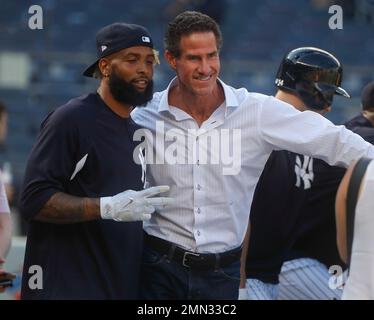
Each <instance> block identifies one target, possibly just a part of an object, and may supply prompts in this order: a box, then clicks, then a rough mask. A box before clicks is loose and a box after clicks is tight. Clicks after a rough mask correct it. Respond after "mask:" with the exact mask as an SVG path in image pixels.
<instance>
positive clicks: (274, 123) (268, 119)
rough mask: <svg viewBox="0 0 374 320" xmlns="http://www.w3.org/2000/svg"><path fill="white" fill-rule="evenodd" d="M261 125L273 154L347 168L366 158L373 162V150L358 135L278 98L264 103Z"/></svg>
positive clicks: (263, 135) (261, 132)
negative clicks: (282, 152)
mask: <svg viewBox="0 0 374 320" xmlns="http://www.w3.org/2000/svg"><path fill="white" fill-rule="evenodd" d="M258 123H259V131H260V134H261V135H262V137H263V139H264V140H265V141H266V143H268V144H270V145H271V146H272V148H273V149H274V150H289V151H292V152H295V153H299V154H304V155H308V156H313V157H316V158H320V159H322V160H324V161H326V162H327V163H328V164H330V165H340V166H344V167H348V166H349V165H350V164H351V163H352V161H354V160H356V159H358V158H360V157H363V156H365V157H369V158H374V147H373V146H372V145H371V144H370V143H368V142H366V141H365V140H364V139H363V138H362V137H360V136H359V135H357V134H355V133H353V132H352V131H350V130H348V129H346V128H345V127H344V126H336V125H334V124H333V123H332V122H331V121H329V120H328V119H326V118H324V117H323V116H321V115H320V114H318V113H316V112H313V111H304V112H300V111H298V110H296V109H295V108H293V107H292V106H290V105H289V104H287V103H284V102H282V101H280V100H277V99H275V98H268V99H266V100H265V101H264V103H263V105H262V108H261V111H260V113H259V121H258Z"/></svg>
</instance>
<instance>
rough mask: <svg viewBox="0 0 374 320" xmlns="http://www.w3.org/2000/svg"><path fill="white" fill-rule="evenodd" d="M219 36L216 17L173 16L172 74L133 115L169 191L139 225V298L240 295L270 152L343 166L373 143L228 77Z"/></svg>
mask: <svg viewBox="0 0 374 320" xmlns="http://www.w3.org/2000/svg"><path fill="white" fill-rule="evenodd" d="M221 44H222V37H221V32H220V30H219V27H218V25H217V24H216V22H215V21H214V20H213V19H211V18H210V17H208V16H206V15H204V14H201V13H198V12H190V11H186V12H184V13H181V14H180V15H178V16H177V17H176V18H175V19H174V20H173V21H172V22H171V23H169V25H168V29H167V31H166V35H165V47H166V48H165V49H166V50H165V58H166V60H167V61H168V63H169V65H170V66H171V68H173V69H174V70H175V72H176V74H177V77H176V78H174V79H173V80H172V81H171V83H170V84H169V86H168V87H167V89H166V90H165V91H163V92H159V93H156V94H155V95H154V98H153V100H152V101H151V102H149V103H148V105H147V106H146V108H141V109H140V108H138V109H137V110H135V111H134V112H133V113H132V117H133V119H134V120H135V121H136V122H137V123H138V124H140V125H141V126H142V127H144V128H145V129H143V130H142V131H138V132H136V133H135V135H134V139H135V140H142V139H144V137H145V138H146V139H145V141H144V142H142V143H141V144H140V146H141V147H144V148H145V149H146V161H147V163H148V164H149V166H148V172H147V179H148V183H150V184H152V185H169V186H170V188H171V189H170V195H169V196H170V197H173V198H175V199H176V201H175V204H174V205H171V206H169V207H167V208H165V209H161V210H158V211H157V212H156V213H155V214H154V215H152V218H151V219H150V220H149V222H146V223H145V224H144V230H145V232H146V234H147V236H146V248H145V251H144V256H143V265H142V268H143V270H142V271H143V274H142V284H141V286H142V288H141V290H142V298H144V299H237V297H238V288H239V282H240V253H241V247H242V244H243V241H244V238H245V235H246V231H247V225H248V219H249V211H250V207H251V202H252V197H253V192H254V189H255V186H256V183H257V181H258V178H259V177H260V174H261V172H262V169H263V167H264V165H265V162H266V160H267V158H268V157H269V155H270V153H271V151H272V150H290V151H293V152H296V153H300V154H305V155H310V156H314V157H317V158H321V159H323V160H325V161H326V162H328V163H329V164H337V165H343V166H348V165H349V164H350V163H351V162H352V161H353V160H354V159H357V158H358V157H360V156H367V157H371V158H372V157H374V147H373V146H371V145H370V144H369V143H367V142H365V141H364V140H363V139H362V138H361V137H359V136H358V135H355V134H353V133H351V132H350V131H348V130H347V129H345V128H344V127H342V126H339V127H337V126H335V125H333V124H332V123H331V122H330V121H328V120H326V119H324V118H323V117H322V116H320V115H318V114H317V113H315V112H311V111H305V112H299V111H297V110H295V109H294V108H293V107H292V106H290V105H288V104H286V103H284V102H282V101H279V100H277V99H275V98H274V97H270V96H266V95H262V94H258V93H249V92H248V91H247V90H246V89H244V88H241V89H235V88H232V87H230V86H228V85H226V84H225V83H224V82H223V81H221V80H220V79H218V75H219V71H220V58H219V51H220V48H221ZM135 153H136V154H138V153H137V150H135ZM135 153H134V154H135ZM269 201H271V200H270V199H269Z"/></svg>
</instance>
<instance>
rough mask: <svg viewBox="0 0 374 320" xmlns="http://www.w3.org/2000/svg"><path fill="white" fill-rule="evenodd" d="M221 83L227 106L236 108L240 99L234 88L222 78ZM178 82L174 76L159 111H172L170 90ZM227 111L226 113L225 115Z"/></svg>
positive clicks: (161, 101) (163, 96) (164, 94)
mask: <svg viewBox="0 0 374 320" xmlns="http://www.w3.org/2000/svg"><path fill="white" fill-rule="evenodd" d="M218 81H219V83H220V84H221V85H222V88H223V93H224V95H225V102H226V108H236V107H239V101H238V99H237V97H236V95H235V93H234V91H233V90H232V88H231V87H230V86H228V85H226V84H225V83H224V82H223V81H222V80H221V79H219V78H218ZM176 83H177V77H174V78H173V79H172V80H171V81H170V83H169V85H168V86H167V88H166V90H165V91H164V92H163V95H162V97H161V100H160V104H159V106H158V112H162V111H167V112H169V113H171V112H170V105H169V101H168V97H169V90H170V89H171V88H172V87H174V86H175V85H176ZM226 114H227V112H226V113H225V115H226Z"/></svg>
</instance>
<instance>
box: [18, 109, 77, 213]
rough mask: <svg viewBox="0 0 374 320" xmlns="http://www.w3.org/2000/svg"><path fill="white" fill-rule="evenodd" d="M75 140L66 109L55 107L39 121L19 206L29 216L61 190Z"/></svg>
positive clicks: (70, 167) (68, 173) (70, 165)
mask: <svg viewBox="0 0 374 320" xmlns="http://www.w3.org/2000/svg"><path fill="white" fill-rule="evenodd" d="M78 143H79V137H78V128H77V126H76V125H75V124H74V119H73V117H72V116H71V114H70V113H69V112H67V111H66V110H64V109H62V110H59V109H57V110H56V111H55V112H53V113H51V114H50V115H49V116H48V117H47V118H46V119H45V120H44V122H43V123H42V125H41V130H40V133H39V135H38V137H37V141H36V143H35V145H34V147H33V148H32V151H31V155H30V157H29V159H28V162H27V166H26V171H25V176H24V181H23V185H22V190H21V194H20V199H19V200H20V201H19V203H20V205H19V210H20V214H21V216H22V217H23V218H25V219H27V220H29V219H32V218H33V217H34V216H35V215H36V214H37V213H38V212H39V211H40V210H41V209H42V208H43V206H44V205H45V203H46V202H47V201H48V200H49V198H50V197H51V196H52V195H53V194H55V193H57V192H65V191H66V186H67V183H68V182H69V179H70V176H71V174H72V172H73V166H74V159H75V158H76V150H77V147H76V146H77V144H78Z"/></svg>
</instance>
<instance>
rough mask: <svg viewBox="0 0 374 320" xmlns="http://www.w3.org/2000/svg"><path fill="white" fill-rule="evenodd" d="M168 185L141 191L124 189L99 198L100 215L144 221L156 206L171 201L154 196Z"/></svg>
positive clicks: (165, 204)
mask: <svg viewBox="0 0 374 320" xmlns="http://www.w3.org/2000/svg"><path fill="white" fill-rule="evenodd" d="M169 190H170V187H169V186H156V187H151V188H148V189H145V190H142V191H134V190H126V191H124V192H121V193H119V194H117V195H115V196H113V197H103V198H100V215H101V217H102V218H103V219H112V220H115V221H144V220H149V219H150V218H151V214H152V213H153V212H154V211H155V210H156V208H164V207H165V206H167V205H170V204H172V203H173V200H174V199H173V198H168V197H154V196H156V195H158V194H160V193H163V192H166V191H169Z"/></svg>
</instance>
